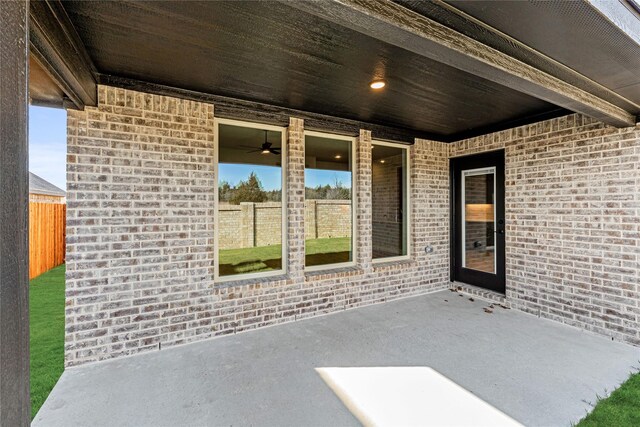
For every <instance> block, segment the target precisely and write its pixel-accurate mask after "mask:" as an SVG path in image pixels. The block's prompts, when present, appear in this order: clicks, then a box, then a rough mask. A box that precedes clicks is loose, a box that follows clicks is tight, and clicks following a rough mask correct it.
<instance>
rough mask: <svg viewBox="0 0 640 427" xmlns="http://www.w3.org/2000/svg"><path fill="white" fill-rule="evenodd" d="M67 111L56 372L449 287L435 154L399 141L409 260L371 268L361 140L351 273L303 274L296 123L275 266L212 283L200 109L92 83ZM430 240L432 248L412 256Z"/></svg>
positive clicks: (443, 155)
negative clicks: (279, 267)
mask: <svg viewBox="0 0 640 427" xmlns="http://www.w3.org/2000/svg"><path fill="white" fill-rule="evenodd" d="M98 95H99V104H98V107H96V108H91V107H88V108H86V109H85V111H69V114H68V151H69V153H68V174H67V175H68V187H69V192H68V231H67V253H68V255H67V259H68V261H67V298H66V343H65V360H66V362H65V363H66V365H67V366H73V365H79V364H82V363H87V362H93V361H97V360H104V359H109V358H115V357H120V356H124V355H130V354H135V353H140V352H144V351H153V350H157V349H158V348H159V344H162V348H165V347H167V346H172V345H177V344H182V343H187V342H191V341H194V340H198V339H203V338H208V337H212V336H216V335H224V334H230V333H234V332H240V331H244V330H248V329H254V328H257V327H260V326H266V325H272V324H276V323H281V322H289V321H295V320H296V319H301V318H306V317H311V316H315V315H319V314H323V313H329V312H333V311H337V310H344V309H349V308H353V307H359V306H362V305H367V304H373V303H379V302H384V301H387V300H390V299H394V298H399V297H403V296H409V295H418V294H423V293H425V292H429V291H432V290H435V289H443V288H445V287H447V286H448V269H449V246H448V233H449V231H448V230H449V229H448V215H449V211H448V146H447V145H446V144H442V143H436V142H429V141H422V140H419V141H417V142H416V144H415V145H414V146H412V147H411V166H412V169H411V170H412V172H411V182H412V185H411V192H412V197H413V201H414V202H413V209H412V212H411V217H412V220H413V229H412V235H411V239H410V241H411V245H412V257H411V259H410V260H409V261H405V262H402V263H393V264H383V265H373V264H372V263H371V183H370V180H371V153H370V151H371V134H370V132H367V131H362V132H361V134H360V137H359V139H358V148H357V162H358V165H357V166H358V168H357V176H356V181H357V185H358V189H357V190H356V192H355V197H356V203H357V212H356V216H357V222H356V225H355V226H356V227H357V230H358V233H356V234H357V235H356V246H357V248H356V249H357V257H356V261H357V265H356V267H354V268H347V269H341V270H332V271H320V272H313V273H310V272H308V273H305V272H304V230H305V222H304V214H305V206H304V205H305V203H304V138H303V132H304V122H303V121H302V120H300V119H296V118H291V120H290V124H289V127H288V150H287V196H288V197H287V230H288V232H287V239H288V241H287V244H288V253H287V260H286V262H287V269H288V273H287V275H286V276H282V277H276V278H271V279H260V280H245V281H237V282H221V283H215V282H214V280H213V266H214V264H213V263H214V262H215V260H214V259H213V258H214V257H213V236H214V223H215V222H214V215H216V213H217V209H216V206H214V191H215V189H214V185H213V183H214V171H213V157H214V156H213V154H214V153H213V151H214V146H213V132H214V126H213V106H212V105H207V104H203V103H198V102H192V101H184V100H178V99H173V98H168V97H162V96H154V95H148V94H142V93H137V92H133V91H125V90H120V89H115V88H110V87H105V86H100V87H99V94H98ZM426 245H433V246H434V247H435V249H436V250H435V252H434V253H432V254H428V255H427V254H425V252H424V250H423V249H424V247H425V246H426Z"/></svg>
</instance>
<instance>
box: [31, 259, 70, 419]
mask: <svg viewBox="0 0 640 427" xmlns="http://www.w3.org/2000/svg"><path fill="white" fill-rule="evenodd" d="M64 272H65V266H64V265H61V266H59V267H56V268H54V269H51V270H49V271H47V272H46V273H43V274H41V275H40V276H38V277H36V278H34V279H32V280H31V282H30V285H29V319H30V324H29V328H30V335H31V337H30V345H31V418H33V417H35V415H36V413H37V412H38V409H40V406H42V404H43V403H44V401H45V399H46V398H47V396H48V395H49V393H50V392H51V389H53V386H54V385H56V382H57V381H58V378H60V375H62V371H63V370H64Z"/></svg>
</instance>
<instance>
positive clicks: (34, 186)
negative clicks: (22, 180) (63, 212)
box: [29, 172, 67, 197]
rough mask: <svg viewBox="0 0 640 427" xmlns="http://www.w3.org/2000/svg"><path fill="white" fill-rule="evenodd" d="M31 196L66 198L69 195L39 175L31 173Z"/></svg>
mask: <svg viewBox="0 0 640 427" xmlns="http://www.w3.org/2000/svg"><path fill="white" fill-rule="evenodd" d="M29 194H45V195H47V196H60V197H65V196H66V195H67V193H65V192H64V190H61V189H60V188H58V187H56V186H55V185H53V184H52V183H50V182H49V181H47V180H44V179H42V178H40V177H39V176H38V175H36V174H34V173H31V172H29Z"/></svg>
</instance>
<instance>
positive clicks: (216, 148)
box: [213, 118, 289, 282]
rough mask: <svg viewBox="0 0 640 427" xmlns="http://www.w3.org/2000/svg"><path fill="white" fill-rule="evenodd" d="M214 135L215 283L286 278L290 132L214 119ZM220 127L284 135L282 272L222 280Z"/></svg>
mask: <svg viewBox="0 0 640 427" xmlns="http://www.w3.org/2000/svg"><path fill="white" fill-rule="evenodd" d="M213 123H214V133H213V146H214V154H213V174H214V188H215V195H214V206H215V211H214V216H215V220H214V227H215V230H214V244H213V246H214V249H213V254H214V272H213V280H214V282H233V281H239V280H250V279H260V278H266V277H273V276H282V275H286V274H287V264H288V247H289V245H288V240H287V238H288V234H287V228H288V227H287V226H288V221H287V204H288V194H287V142H288V141H287V128H286V127H282V126H273V125H267V124H263V123H256V122H246V121H241V120H232V119H219V118H214V120H213ZM220 125H231V126H239V127H245V128H251V129H261V130H267V131H276V132H280V135H281V138H282V142H281V149H280V160H281V166H280V170H281V182H282V197H281V216H282V236H281V247H282V268H281V269H279V270H267V271H259V272H256V273H242V274H232V275H228V276H220V247H219V231H220V227H219V222H220V201H219V197H220V189H219V185H220V179H219V178H220V177H219V173H218V172H219V164H220V156H219V155H220V150H219V144H220V140H219V135H220Z"/></svg>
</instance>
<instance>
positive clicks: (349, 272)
mask: <svg viewBox="0 0 640 427" xmlns="http://www.w3.org/2000/svg"><path fill="white" fill-rule="evenodd" d="M358 274H364V271H363V270H362V269H361V268H359V267H357V266H355V265H354V266H349V267H334V268H331V267H328V268H326V269H322V270H311V271H305V273H304V278H305V280H306V281H309V280H318V279H327V278H332V277H336V276H338V277H348V276H356V275H358Z"/></svg>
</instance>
